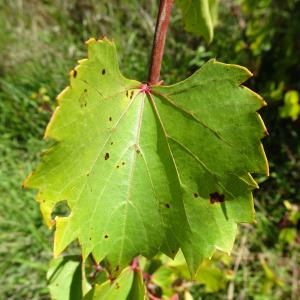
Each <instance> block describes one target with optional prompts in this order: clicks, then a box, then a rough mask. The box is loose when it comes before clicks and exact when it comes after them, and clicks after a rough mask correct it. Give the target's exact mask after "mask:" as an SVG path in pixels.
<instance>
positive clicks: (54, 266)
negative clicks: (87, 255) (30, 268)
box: [47, 256, 82, 300]
mask: <svg viewBox="0 0 300 300" xmlns="http://www.w3.org/2000/svg"><path fill="white" fill-rule="evenodd" d="M47 281H48V288H49V291H50V294H51V298H52V299H53V300H77V299H78V300H80V299H82V275H81V261H80V259H79V257H78V256H62V257H59V258H56V259H53V260H52V261H51V262H50V266H49V270H48V273H47Z"/></svg>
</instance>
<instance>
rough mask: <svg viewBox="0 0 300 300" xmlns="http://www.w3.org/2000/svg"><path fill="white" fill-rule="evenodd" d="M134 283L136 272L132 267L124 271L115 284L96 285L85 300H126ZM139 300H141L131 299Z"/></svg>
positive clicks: (109, 282) (107, 282) (108, 282)
mask: <svg viewBox="0 0 300 300" xmlns="http://www.w3.org/2000/svg"><path fill="white" fill-rule="evenodd" d="M133 281H134V272H133V270H132V269H131V267H127V268H126V269H124V270H123V272H122V273H121V274H120V276H119V277H118V278H117V279H116V280H115V281H113V282H111V281H110V280H108V281H106V282H105V283H103V284H102V285H96V286H95V288H93V290H92V291H90V292H89V293H88V294H87V295H86V297H85V298H84V299H85V300H116V299H118V300H126V299H127V296H128V295H129V293H130V290H131V288H132V284H133ZM131 299H137V300H139V299H140V298H131Z"/></svg>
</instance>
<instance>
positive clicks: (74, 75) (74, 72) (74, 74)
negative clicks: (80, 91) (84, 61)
mask: <svg viewBox="0 0 300 300" xmlns="http://www.w3.org/2000/svg"><path fill="white" fill-rule="evenodd" d="M76 76H77V71H76V70H75V69H74V70H73V78H76Z"/></svg>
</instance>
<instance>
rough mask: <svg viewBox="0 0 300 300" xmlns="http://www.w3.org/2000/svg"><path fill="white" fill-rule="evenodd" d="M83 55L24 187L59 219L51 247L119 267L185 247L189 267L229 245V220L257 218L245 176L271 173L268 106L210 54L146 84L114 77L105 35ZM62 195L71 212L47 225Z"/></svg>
mask: <svg viewBox="0 0 300 300" xmlns="http://www.w3.org/2000/svg"><path fill="white" fill-rule="evenodd" d="M88 53H89V55H88V57H89V58H88V59H86V60H82V61H80V65H79V66H78V67H77V68H76V69H75V70H74V71H73V72H71V85H70V87H68V88H67V89H66V90H64V91H63V93H62V94H61V95H60V96H59V97H58V102H59V106H58V107H57V109H56V111H55V113H54V115H53V117H52V120H51V122H50V123H49V125H48V127H47V130H46V134H45V135H46V137H48V138H51V139H52V140H54V141H55V143H54V144H53V146H52V147H50V149H49V150H48V151H47V152H46V153H44V155H43V156H42V160H41V162H40V164H39V165H38V167H37V169H36V170H35V171H34V173H33V174H32V175H31V176H30V177H29V178H28V179H27V180H26V181H25V183H24V184H25V186H28V187H33V188H37V189H39V193H38V196H37V200H38V201H39V203H40V205H41V211H42V213H43V215H44V218H45V220H46V223H47V224H48V225H49V226H51V225H52V224H53V223H54V222H55V224H56V232H55V241H54V254H55V256H57V255H59V254H60V253H61V252H62V251H63V250H64V249H65V248H66V246H68V245H69V244H70V243H71V242H72V241H73V240H75V239H79V242H80V244H81V247H82V252H83V257H84V258H86V257H87V256H88V255H89V254H90V253H92V254H93V256H94V257H95V258H96V260H97V261H101V260H103V259H107V260H108V261H109V262H110V265H111V269H112V270H113V271H114V272H115V273H118V272H120V270H122V269H123V268H124V267H125V266H126V265H128V263H129V262H130V261H131V260H132V258H133V257H135V256H137V255H140V254H141V255H143V256H145V257H152V256H154V255H155V254H156V253H158V252H159V251H161V252H163V253H165V254H167V255H168V256H170V257H174V256H175V254H176V253H177V251H178V249H179V248H181V249H182V252H183V254H184V256H185V259H186V261H187V263H188V265H189V269H190V272H191V273H192V274H195V273H197V269H198V267H199V264H200V263H201V261H202V260H203V258H205V257H211V256H212V254H213V252H214V251H215V249H216V248H217V249H220V250H223V251H225V252H229V251H230V250H231V248H232V245H233V242H234V239H235V235H236V228H237V225H236V223H238V222H252V221H253V220H254V209H253V199H252V192H251V191H252V190H253V189H254V188H257V183H256V182H255V181H254V179H253V178H252V177H251V175H250V173H262V172H263V173H267V172H268V165H267V161H266V157H265V155H264V151H263V148H262V145H261V143H260V139H261V138H262V137H263V136H264V134H265V130H266V129H265V127H264V125H263V122H262V120H261V118H260V117H259V115H258V114H257V113H256V111H257V110H258V109H260V107H261V106H263V105H264V101H263V100H262V99H261V98H260V97H259V96H258V95H256V94H255V93H253V92H251V91H250V90H249V89H247V88H246V87H243V86H241V85H240V84H241V83H242V82H244V81H245V80H246V79H248V78H249V77H250V76H251V73H250V72H249V71H248V70H247V69H245V68H243V67H239V66H236V65H227V64H223V63H219V62H216V61H214V60H211V61H209V62H208V63H206V64H205V65H204V66H203V67H202V68H201V69H200V70H198V71H197V72H196V73H195V74H194V75H192V76H191V77H189V78H188V79H186V80H184V81H182V82H180V83H178V84H175V85H172V86H152V87H150V88H148V87H145V85H142V84H141V83H140V82H137V81H133V80H128V79H126V78H124V77H123V76H122V75H121V74H120V71H119V67H118V61H117V54H116V49H115V46H114V44H113V43H111V42H110V41H109V40H107V39H103V40H99V41H96V40H94V39H91V40H89V41H88ZM149 89H150V90H149ZM63 200H66V201H67V204H68V206H69V209H70V214H69V215H68V216H56V217H55V220H52V218H51V213H52V211H53V209H54V208H55V207H56V206H57V204H58V203H59V202H61V201H63Z"/></svg>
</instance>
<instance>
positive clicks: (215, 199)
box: [209, 192, 225, 204]
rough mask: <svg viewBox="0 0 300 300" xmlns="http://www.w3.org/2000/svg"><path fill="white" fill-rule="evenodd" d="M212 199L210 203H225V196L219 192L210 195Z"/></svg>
mask: <svg viewBox="0 0 300 300" xmlns="http://www.w3.org/2000/svg"><path fill="white" fill-rule="evenodd" d="M209 197H210V200H209V201H210V203H211V204H215V203H223V202H224V201H225V196H224V195H223V194H219V193H218V192H215V193H211V194H209Z"/></svg>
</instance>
